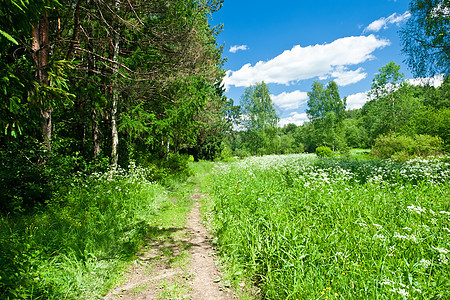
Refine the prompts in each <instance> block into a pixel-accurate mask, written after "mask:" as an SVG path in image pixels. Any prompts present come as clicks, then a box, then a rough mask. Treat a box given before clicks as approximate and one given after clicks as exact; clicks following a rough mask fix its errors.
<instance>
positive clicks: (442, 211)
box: [439, 210, 450, 216]
mask: <svg viewBox="0 0 450 300" xmlns="http://www.w3.org/2000/svg"><path fill="white" fill-rule="evenodd" d="M439 213H440V214H445V215H449V216H450V212H448V211H445V210H441V211H440V212H439Z"/></svg>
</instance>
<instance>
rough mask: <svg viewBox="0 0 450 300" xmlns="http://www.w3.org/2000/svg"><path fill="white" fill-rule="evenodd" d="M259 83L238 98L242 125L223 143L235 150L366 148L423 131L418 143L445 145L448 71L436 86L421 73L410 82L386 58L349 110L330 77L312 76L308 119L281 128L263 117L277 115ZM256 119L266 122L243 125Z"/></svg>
mask: <svg viewBox="0 0 450 300" xmlns="http://www.w3.org/2000/svg"><path fill="white" fill-rule="evenodd" d="M259 89H262V90H264V89H267V86H266V85H265V84H264V83H261V84H257V85H255V86H253V87H250V88H248V89H247V90H246V92H245V94H244V95H243V96H242V98H241V103H243V109H242V112H243V115H244V116H245V117H244V118H243V119H240V120H239V119H238V120H237V122H238V123H240V124H241V127H242V128H241V129H245V130H241V131H235V132H234V133H233V134H232V135H230V136H229V144H228V145H229V148H230V151H232V152H233V153H234V155H237V156H248V155H263V154H286V153H300V152H314V151H315V149H316V148H317V147H319V146H327V147H330V148H331V149H332V150H334V151H339V152H342V153H344V154H345V153H347V152H348V150H349V149H352V148H364V149H367V148H371V147H372V146H373V145H374V144H375V142H376V141H377V139H381V137H384V140H385V141H386V137H391V140H392V138H394V139H395V137H410V138H414V137H417V136H422V137H421V141H422V143H428V144H429V143H431V144H433V145H434V146H433V147H435V146H436V147H437V148H438V150H439V151H441V152H448V151H449V150H450V78H449V77H446V78H445V79H444V80H443V83H442V84H441V85H440V86H439V87H434V86H433V85H432V84H430V82H427V81H426V80H425V79H424V82H423V84H420V85H413V84H411V83H409V82H408V81H407V80H405V79H404V75H403V74H402V73H401V72H400V66H398V65H396V64H395V63H394V62H391V63H389V64H388V65H386V66H384V67H382V68H381V69H380V72H379V73H378V74H376V75H375V77H374V78H373V82H372V89H371V90H370V92H369V93H368V97H369V99H370V100H369V101H368V102H366V103H365V104H364V106H363V107H362V108H361V109H353V110H346V105H347V103H346V99H345V98H343V99H342V98H341V97H340V95H339V92H338V88H337V85H336V83H335V82H333V81H331V82H329V83H328V84H327V85H326V86H325V87H324V85H323V84H322V83H321V82H315V83H314V84H313V86H312V90H311V91H310V92H309V93H308V97H309V100H308V109H307V114H308V117H309V121H308V122H305V123H304V124H303V125H301V126H297V125H295V124H287V125H285V126H284V127H282V128H277V127H276V126H274V125H272V126H269V125H270V122H267V121H263V120H265V119H267V118H269V119H270V120H271V122H272V124H273V122H275V121H277V118H278V117H277V116H276V114H274V109H273V103H271V102H270V100H267V97H268V95H269V94H270V93H269V92H268V89H267V90H266V93H265V96H261V93H255V92H254V91H256V90H259ZM249 95H250V96H249ZM247 99H252V103H253V104H252V105H250V106H251V107H253V108H252V109H249V108H248V107H249V105H248V102H249V101H247ZM264 99H266V100H264ZM263 102H265V103H266V106H265V107H266V109H265V110H264V109H262V107H263V106H264V105H261V103H263ZM255 103H256V104H255ZM258 107H259V109H258ZM267 107H268V108H267ZM256 121H258V122H261V121H262V122H263V123H264V124H266V125H265V126H263V125H261V124H260V125H259V127H258V126H257V125H254V124H253V125H251V126H249V125H248V124H249V123H251V122H256ZM242 125H243V126H242ZM424 139H425V140H426V139H428V141H424ZM403 140H404V141H406V140H407V139H406V140H405V139H403ZM256 141H259V143H256Z"/></svg>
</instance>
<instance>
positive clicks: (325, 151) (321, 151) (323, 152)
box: [316, 146, 333, 157]
mask: <svg viewBox="0 0 450 300" xmlns="http://www.w3.org/2000/svg"><path fill="white" fill-rule="evenodd" d="M316 155H317V156H318V157H332V156H333V151H332V150H331V149H330V147H327V146H320V147H317V148H316Z"/></svg>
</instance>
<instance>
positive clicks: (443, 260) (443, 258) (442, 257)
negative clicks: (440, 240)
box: [439, 253, 448, 265]
mask: <svg viewBox="0 0 450 300" xmlns="http://www.w3.org/2000/svg"><path fill="white" fill-rule="evenodd" d="M439 261H440V262H441V264H443V265H447V264H448V258H447V256H446V255H445V254H442V253H441V254H439Z"/></svg>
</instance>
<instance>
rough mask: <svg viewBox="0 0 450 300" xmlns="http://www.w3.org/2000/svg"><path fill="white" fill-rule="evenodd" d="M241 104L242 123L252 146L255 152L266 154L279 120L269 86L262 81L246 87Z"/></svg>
mask: <svg viewBox="0 0 450 300" xmlns="http://www.w3.org/2000/svg"><path fill="white" fill-rule="evenodd" d="M240 104H241V113H242V116H241V124H242V126H243V127H244V128H245V129H246V132H247V136H248V140H249V143H250V148H251V150H252V152H253V153H255V154H256V153H259V154H264V152H265V151H266V150H267V148H268V147H269V146H270V142H271V141H272V140H273V138H274V137H275V133H276V126H277V124H278V120H279V118H278V115H277V113H276V111H275V108H274V106H273V102H272V99H270V92H269V87H268V86H267V85H266V84H265V83H264V82H261V83H257V84H255V85H252V86H250V87H248V88H246V89H245V91H244V94H243V95H242V96H241V99H240Z"/></svg>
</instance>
